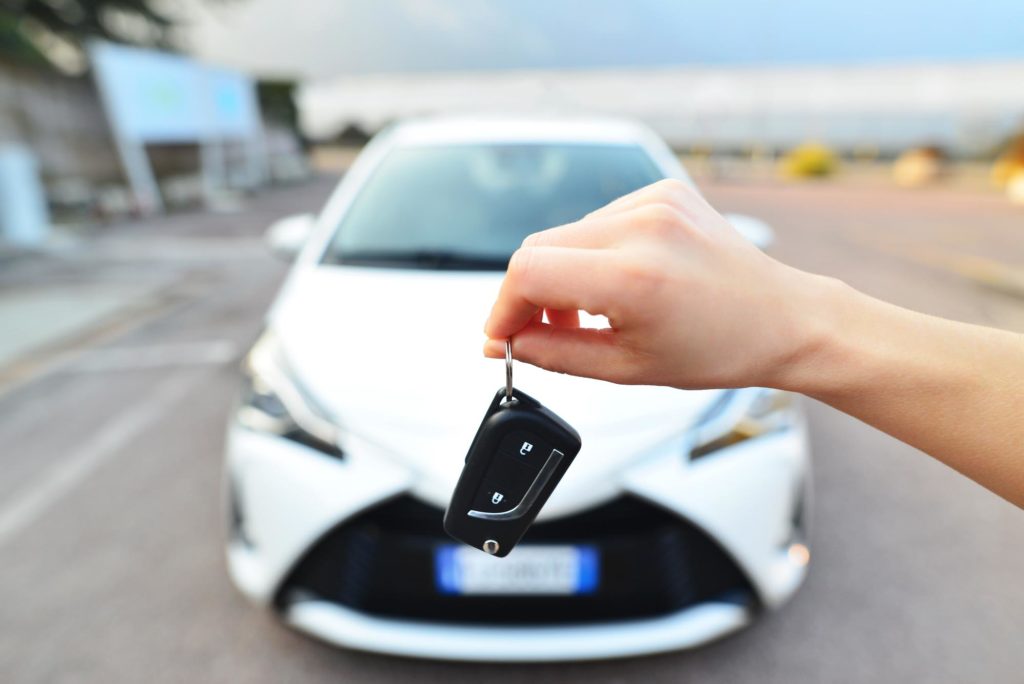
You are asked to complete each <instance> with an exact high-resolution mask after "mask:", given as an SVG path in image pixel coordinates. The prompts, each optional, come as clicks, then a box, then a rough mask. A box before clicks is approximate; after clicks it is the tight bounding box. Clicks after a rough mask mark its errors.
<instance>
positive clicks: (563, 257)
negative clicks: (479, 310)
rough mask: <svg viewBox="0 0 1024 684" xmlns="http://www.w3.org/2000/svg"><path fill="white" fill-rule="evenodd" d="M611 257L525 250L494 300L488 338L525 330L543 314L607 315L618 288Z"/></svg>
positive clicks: (597, 252) (567, 249) (593, 252)
mask: <svg viewBox="0 0 1024 684" xmlns="http://www.w3.org/2000/svg"><path fill="white" fill-rule="evenodd" d="M614 258H615V256H614V252H611V251H607V250H593V249H578V248H572V247H523V248H521V249H519V250H518V251H516V253H515V254H513V255H512V259H511V261H509V265H508V273H507V274H506V275H505V280H504V281H503V282H502V284H501V290H500V292H499V293H498V299H497V301H496V302H495V303H494V307H493V308H492V309H491V315H490V317H489V318H488V319H487V323H486V324H485V325H484V332H485V333H486V334H487V336H488V337H490V338H492V339H504V338H508V337H511V336H512V335H515V334H516V333H517V332H519V331H520V330H522V329H523V327H524V326H526V324H527V323H529V322H530V319H531V318H533V316H534V315H536V313H537V312H538V311H540V310H542V309H558V310H560V311H579V310H583V311H586V312H588V313H591V314H604V315H606V316H607V315H608V314H609V310H610V309H613V308H615V304H616V302H617V301H618V292H619V290H620V288H618V287H616V282H617V280H618V279H617V278H616V277H614V276H613V275H612V273H613V272H614V269H610V268H609V266H610V261H611V260H613V259H614ZM609 318H610V316H609Z"/></svg>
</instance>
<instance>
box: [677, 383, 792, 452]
mask: <svg viewBox="0 0 1024 684" xmlns="http://www.w3.org/2000/svg"><path fill="white" fill-rule="evenodd" d="M795 417H796V406H795V401H794V399H793V395H792V394H791V393H789V392H783V391H781V390H774V389H766V388H762V387H747V388H744V389H738V390H727V391H726V392H724V393H723V394H722V396H721V397H719V399H718V401H716V402H715V403H714V404H712V405H711V407H710V408H709V409H708V410H707V411H706V412H705V414H704V415H703V416H702V417H701V418H700V420H699V421H697V424H696V425H695V426H694V428H693V433H692V437H693V439H692V440H691V442H690V444H691V445H692V446H691V448H690V460H691V461H694V460H697V459H698V458H702V457H704V456H708V455H710V454H713V453H715V452H716V451H719V450H721V449H724V448H726V447H729V446H732V445H734V444H739V443H740V442H745V441H747V440H750V439H755V438H757V437H760V436H762V435H766V434H770V433H773V432H779V431H781V430H785V429H787V428H789V427H791V426H792V425H793V424H794V420H795Z"/></svg>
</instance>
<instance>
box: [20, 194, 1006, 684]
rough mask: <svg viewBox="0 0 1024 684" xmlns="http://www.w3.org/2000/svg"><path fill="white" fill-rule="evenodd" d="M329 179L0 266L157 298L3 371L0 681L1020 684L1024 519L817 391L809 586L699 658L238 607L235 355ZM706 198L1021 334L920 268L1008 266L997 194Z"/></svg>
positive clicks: (912, 294) (876, 284)
mask: <svg viewBox="0 0 1024 684" xmlns="http://www.w3.org/2000/svg"><path fill="white" fill-rule="evenodd" d="M329 187H330V184H329V182H327V181H323V180H322V181H318V182H315V183H312V184H309V185H305V186H302V187H298V188H292V189H287V190H277V191H273V192H270V193H267V194H264V195H262V196H260V197H258V198H256V199H254V200H252V201H251V202H249V203H248V206H247V208H246V209H245V211H244V212H242V213H239V214H234V215H202V214H195V215H179V216H176V217H174V218H171V219H162V220H160V221H155V222H152V223H150V224H145V225H139V226H127V227H123V228H121V229H118V230H113V231H107V232H106V233H105V234H104V235H103V236H101V237H99V238H97V239H95V240H92V241H90V243H89V245H90V246H89V248H88V249H81V250H77V251H71V252H69V253H68V254H66V255H63V256H61V257H60V258H56V259H55V258H51V257H48V258H40V259H29V260H25V261H22V262H14V263H8V264H5V266H4V268H3V269H0V287H6V288H8V291H12V288H13V290H17V289H18V288H21V289H24V288H26V287H42V286H43V285H46V286H51V285H53V284H55V283H56V284H59V285H63V286H66V287H68V288H71V289H72V290H74V289H75V288H78V287H79V286H82V287H84V286H85V284H95V283H96V282H103V283H106V284H111V283H113V284H116V285H118V286H120V287H126V286H127V287H135V286H136V284H138V287H140V288H143V286H147V287H148V286H152V287H151V288H150V290H146V291H147V292H150V291H151V292H152V293H151V294H147V295H146V296H145V297H142V298H141V299H140V300H139V301H138V302H137V303H136V304H135V305H134V306H133V307H131V308H130V310H128V311H126V312H124V313H123V315H121V316H120V317H119V318H117V319H116V320H110V321H107V322H105V324H104V325H103V326H102V327H101V328H100V329H96V330H91V331H89V332H88V333H83V334H81V335H79V336H78V337H77V338H75V339H72V340H70V341H68V340H65V341H63V342H61V343H60V344H54V345H51V346H49V347H47V348H45V349H42V350H40V351H39V353H38V354H36V355H35V356H34V357H33V358H32V359H29V360H27V361H22V362H21V363H20V364H18V365H17V367H15V368H13V369H11V368H7V369H6V371H5V373H4V374H3V375H2V376H0V377H2V378H6V385H4V386H3V387H0V606H2V608H0V681H3V682H140V681H146V682H195V681H203V682H206V681H209V682H221V681H241V682H282V681H302V682H306V681H309V682H321V681H323V682H326V681H331V682H339V681H342V682H410V681H416V682H445V683H446V684H448V683H453V682H473V683H474V684H477V683H479V682H499V683H500V682H533V683H537V682H547V681H550V682H588V684H592V683H597V682H633V681H644V682H762V683H768V682H780V683H781V682H785V683H787V684H789V683H792V682H877V681H900V682H1020V681H1024V648H1022V647H1021V646H1022V644H1024V585H1022V581H1021V578H1024V513H1022V512H1021V511H1019V510H1017V509H1016V508H1014V507H1012V506H1010V505H1009V504H1007V503H1005V502H1003V501H1002V500H1000V499H998V498H996V497H995V496H993V495H991V494H989V493H987V492H986V491H984V490H982V489H981V488H979V487H977V486H976V485H974V484H973V483H971V482H968V481H966V480H965V479H963V478H961V477H959V476H958V475H956V474H955V473H953V472H951V471H950V470H948V469H946V468H945V467H944V466H941V465H939V464H937V463H935V462H933V461H932V460H930V459H929V458H927V457H925V456H923V455H922V454H920V453H918V452H916V451H915V450H914V449H911V448H909V447H907V446H905V445H902V444H900V443H898V442H896V441H895V440H893V439H891V438H889V437H887V436H885V435H883V434H881V433H879V432H877V431H875V430H873V429H871V428H869V427H866V426H864V425H862V424H860V423H858V422H857V421H855V420H852V419H850V418H848V417H845V416H843V415H841V414H838V413H837V412H835V411H832V410H831V409H829V408H827V407H824V406H821V405H818V404H810V406H809V410H810V419H811V428H812V437H813V443H814V447H815V456H816V464H815V471H814V484H815V487H816V501H815V515H814V527H813V561H812V572H811V575H810V577H809V579H808V581H807V583H806V585H805V587H804V588H803V589H802V590H801V591H800V593H799V594H798V595H797V597H796V598H795V599H794V600H793V601H792V602H791V603H790V604H789V605H787V606H786V607H784V608H783V609H782V610H780V611H778V612H776V613H772V614H769V615H766V616H764V617H763V619H761V620H760V621H759V622H758V623H757V624H756V625H755V626H753V627H752V628H750V629H748V630H746V631H744V632H742V633H740V634H737V635H735V636H732V637H730V638H727V639H724V640H722V641H720V642H718V643H715V644H712V645H710V646H707V647H705V648H701V649H698V650H695V651H692V652H687V653H679V654H672V655H666V656H657V657H650V658H639V659H632V660H625V661H615V662H608V663H598V664H567V665H542V666H509V665H497V666H484V665H459V664H446V663H434V662H427V661H416V660H405V659H396V658H388V657H381V656H374V655H368V654H361V653H354V652H347V651H344V650H340V649H336V648H333V647H330V646H327V645H324V644H321V643H318V642H316V641H314V640H311V639H309V638H306V637H304V636H302V635H299V634H295V633H293V632H291V631H289V630H288V629H286V628H284V627H282V626H281V625H279V624H278V623H277V622H275V620H274V619H273V618H272V617H271V616H269V615H268V614H266V613H264V612H263V611H261V610H259V609H256V608H254V607H252V606H250V605H248V604H247V603H246V602H245V601H244V600H243V599H242V598H241V597H240V596H239V595H238V594H237V593H236V592H235V591H234V590H233V589H232V587H231V586H230V584H229V583H228V580H227V577H226V574H225V569H224V561H223V558H222V551H221V518H222V516H221V511H220V506H219V501H218V496H219V487H220V480H219V478H220V461H221V454H220V452H221V448H222V439H223V426H224V423H225V420H226V415H227V410H228V405H229V402H230V400H231V395H232V392H233V390H234V387H235V382H236V379H235V376H234V371H233V365H232V362H231V359H232V358H234V357H236V356H237V355H238V354H239V353H241V351H242V350H243V349H244V348H245V346H246V345H247V343H248V342H249V341H250V340H251V339H252V338H253V337H254V335H255V334H256V332H257V331H258V329H259V327H260V319H261V316H262V314H263V312H264V310H265V309H266V307H267V304H268V302H269V301H270V298H271V297H272V295H273V293H274V290H275V288H276V285H277V283H278V282H279V280H280V278H281V277H282V275H283V272H284V269H283V266H282V265H281V264H280V263H278V262H276V261H274V260H273V259H271V258H269V257H268V256H266V255H265V254H264V253H263V251H262V249H261V247H260V244H259V242H258V236H259V233H260V231H261V229H262V228H263V227H264V226H265V225H267V224H268V222H269V221H270V219H271V218H272V217H274V216H277V215H282V214H285V213H288V212H292V211H299V210H309V209H314V208H316V207H317V206H318V205H319V203H320V202H321V201H322V199H323V197H324V196H325V194H326V192H327V191H328V190H329ZM707 190H708V194H709V196H710V197H711V199H712V200H713V201H714V202H715V203H717V204H718V205H719V206H720V207H721V208H723V209H726V210H735V211H743V212H748V213H751V214H755V215H758V216H760V217H762V218H765V219H767V220H768V221H770V222H771V223H773V224H774V225H775V226H776V229H777V232H778V235H779V241H778V244H777V246H776V248H775V249H774V252H775V254H777V255H778V256H779V257H781V258H783V259H785V260H787V261H789V262H791V263H793V264H795V265H797V266H800V267H803V268H807V269H812V270H816V271H819V272H824V273H830V274H833V275H836V276H839V277H841V278H844V279H846V280H847V281H849V282H851V283H852V284H854V285H855V286H857V287H859V288H861V289H863V290H866V291H867V292H869V293H872V294H875V295H878V296H881V297H884V298H887V299H890V300H892V301H895V302H897V303H900V304H903V305H907V306H911V307H915V308H917V309H920V310H924V311H927V312H931V313H936V314H941V315H946V316H952V317H955V318H959V319H963V320H969V321H974V322H978V323H985V324H991V325H999V326H1003V327H1007V328H1011V329H1015V330H1018V331H1024V299H1017V298H1014V297H1012V296H1010V295H1007V294H1002V293H998V292H994V291H991V290H988V289H986V288H984V287H981V286H979V285H977V284H975V283H973V282H971V281H969V280H966V279H964V278H963V277H961V276H959V275H956V274H955V273H952V272H950V271H949V270H948V269H946V268H943V267H940V266H936V265H935V264H936V263H939V262H941V261H943V259H945V257H952V256H959V257H962V256H963V255H976V256H982V257H987V258H990V259H997V260H1000V261H1002V262H1004V263H1007V264H1011V265H1012V264H1014V263H1016V264H1017V265H1018V266H1019V265H1022V264H1024V211H1021V210H1020V209H1019V208H1018V209H1013V208H1011V207H1009V206H1008V205H1006V204H1005V203H1004V201H1003V200H1001V199H1000V198H997V197H987V196H975V195H967V194H955V193H943V192H941V191H923V192H898V191H893V190H869V189H864V188H860V189H858V188H852V189H851V188H843V187H840V186H833V185H808V186H773V185H729V184H710V185H708V187H707ZM936 254H939V255H940V256H942V255H945V256H944V257H942V258H936ZM143 289H145V288H143Z"/></svg>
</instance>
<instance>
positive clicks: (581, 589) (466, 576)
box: [434, 544, 599, 596]
mask: <svg viewBox="0 0 1024 684" xmlns="http://www.w3.org/2000/svg"><path fill="white" fill-rule="evenodd" d="M434 570H435V581H436V583H437V588H438V591H440V592H441V593H444V594H462V595H491V596H498V595H503V596H523V595H546V596H558V595H570V594H589V593H592V592H594V591H595V590H596V589H597V585H598V581H599V577H598V575H599V564H598V555H597V549H595V548H593V547H590V546H569V545H565V546H542V545H532V546H531V545H529V544H527V545H525V546H517V547H516V548H515V550H514V551H513V552H512V553H510V554H509V555H508V556H506V557H505V558H495V557H494V556H488V555H487V554H485V553H484V552H482V551H479V550H477V549H474V548H471V547H469V546H462V545H454V544H453V545H446V546H441V547H439V548H437V549H436V551H435V555H434Z"/></svg>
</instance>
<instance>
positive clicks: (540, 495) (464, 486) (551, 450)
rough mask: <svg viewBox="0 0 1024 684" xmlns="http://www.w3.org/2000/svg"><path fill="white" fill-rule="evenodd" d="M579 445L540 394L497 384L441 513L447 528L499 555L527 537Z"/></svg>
mask: <svg viewBox="0 0 1024 684" xmlns="http://www.w3.org/2000/svg"><path fill="white" fill-rule="evenodd" d="M580 446H581V442H580V436H579V434H578V433H577V432H576V430H574V429H573V428H572V427H571V426H570V425H569V424H568V423H566V422H565V421H564V420H562V419H561V418H559V417H558V416H557V415H555V414H554V413H553V412H552V411H550V410H549V409H547V408H545V407H544V406H542V405H541V404H540V402H538V401H537V400H536V399H534V398H532V397H530V396H529V395H527V394H525V393H523V392H520V391H519V390H513V391H512V399H511V400H509V399H508V397H507V394H506V390H505V389H502V390H500V391H499V392H498V393H497V394H496V395H495V396H494V401H492V402H491V405H490V407H489V408H488V409H487V413H486V414H485V415H484V419H483V421H482V422H481V423H480V429H479V430H478V431H477V433H476V437H475V438H474V439H473V443H472V444H471V445H470V447H469V453H468V454H467V455H466V463H465V466H464V467H463V470H462V475H461V476H460V477H459V482H458V484H457V485H456V486H455V491H454V493H453V494H452V499H451V502H450V503H449V504H448V510H447V511H446V512H445V515H444V529H445V531H446V532H447V533H448V534H449V535H451V536H452V537H454V538H455V539H458V540H459V541H461V542H464V543H466V544H469V545H470V546H475V547H476V548H478V549H481V550H483V551H485V552H487V553H489V554H491V555H494V556H507V555H508V553H509V552H510V551H511V550H512V548H513V547H514V546H515V545H516V544H517V543H518V542H519V540H520V539H522V537H523V535H524V534H525V533H526V530H527V529H529V527H530V524H531V523H532V522H533V520H534V518H536V517H537V514H538V513H539V512H540V509H541V507H543V506H544V503H545V502H546V501H547V500H548V497H549V496H551V492H552V491H553V490H554V489H555V486H556V485H557V484H558V482H559V481H560V480H561V479H562V476H563V475H565V471H566V470H568V468H569V465H570V464H572V461H573V459H574V458H576V454H578V453H579V450H580Z"/></svg>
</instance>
